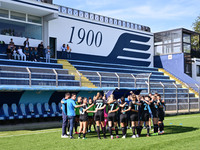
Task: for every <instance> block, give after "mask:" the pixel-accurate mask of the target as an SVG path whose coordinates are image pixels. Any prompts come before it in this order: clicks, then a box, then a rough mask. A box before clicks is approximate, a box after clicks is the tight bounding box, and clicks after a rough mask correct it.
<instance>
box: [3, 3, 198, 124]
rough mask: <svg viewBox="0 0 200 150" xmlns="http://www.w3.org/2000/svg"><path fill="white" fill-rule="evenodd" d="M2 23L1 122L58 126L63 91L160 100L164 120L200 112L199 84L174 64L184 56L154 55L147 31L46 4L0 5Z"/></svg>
mask: <svg viewBox="0 0 200 150" xmlns="http://www.w3.org/2000/svg"><path fill="white" fill-rule="evenodd" d="M0 22H1V23H0V41H1V42H0V95H1V96H0V120H1V122H7V121H8V122H9V121H10V120H12V121H13V120H31V119H32V120H34V119H38V120H39V119H41V118H48V119H50V120H54V119H55V120H57V119H60V117H61V116H62V114H61V103H60V100H61V99H62V98H63V97H64V94H65V93H66V92H75V93H77V94H78V96H79V95H80V96H85V97H93V96H94V95H96V93H97V92H104V93H108V92H109V91H117V90H120V89H121V90H129V91H133V92H136V93H137V92H138V93H140V94H141V95H148V94H149V93H153V94H154V93H159V94H161V96H162V99H164V100H165V103H166V108H165V112H166V114H179V113H189V112H199V109H200V100H199V99H200V98H199V85H200V84H199V83H198V82H197V81H195V80H193V79H192V78H191V77H190V76H188V75H187V74H186V73H185V72H184V67H182V66H184V61H182V62H183V63H182V64H181V65H182V66H179V65H180V64H178V63H176V60H175V59H176V56H177V55H181V57H183V59H184V58H185V57H184V53H185V52H184V51H180V52H179V54H172V53H170V54H166V55H167V56H166V58H164V57H165V56H163V55H159V56H158V55H156V54H155V53H154V46H155V47H156V46H157V45H154V38H155V40H157V39H159V38H160V39H161V37H157V36H156V37H154V34H153V33H152V32H151V30H150V27H147V26H145V25H139V24H135V23H131V22H127V21H123V20H120V19H115V18H110V17H106V16H102V15H99V14H94V13H90V12H85V11H81V10H77V9H73V8H68V7H66V6H58V5H55V4H53V2H52V1H42V0H0ZM161 36H162V34H161ZM11 39H12V41H11ZM41 42H43V48H41V49H40V46H41V45H39V44H41ZM155 43H156V42H155ZM64 44H65V46H66V49H65V47H64V49H63V45H64ZM48 47H49V48H48ZM35 48H36V52H35V53H33V52H31V49H34V50H35ZM19 49H22V53H23V55H25V56H26V61H25V60H24V59H23V56H22V55H21V54H22V53H21V52H20V51H19ZM156 50H158V49H156ZM15 51H16V52H15ZM156 52H157V51H156ZM15 54H16V56H17V57H14V55H15ZM155 55H156V56H155ZM174 55H175V56H174ZM48 56H50V61H48ZM167 63H170V66H169V65H167ZM173 65H174V66H173ZM170 67H171V68H172V69H173V70H175V69H176V68H179V67H181V68H182V69H183V72H181V73H182V74H184V75H183V76H181V77H179V75H180V74H176V71H174V72H173V70H171V69H170ZM190 83H192V85H190Z"/></svg>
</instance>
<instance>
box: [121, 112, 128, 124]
mask: <svg viewBox="0 0 200 150" xmlns="http://www.w3.org/2000/svg"><path fill="white" fill-rule="evenodd" d="M120 122H122V123H126V122H127V114H121V115H120Z"/></svg>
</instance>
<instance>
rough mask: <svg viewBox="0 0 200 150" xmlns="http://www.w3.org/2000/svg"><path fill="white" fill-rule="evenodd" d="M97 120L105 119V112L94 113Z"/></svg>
mask: <svg viewBox="0 0 200 150" xmlns="http://www.w3.org/2000/svg"><path fill="white" fill-rule="evenodd" d="M94 120H95V121H104V112H97V113H95V115H94Z"/></svg>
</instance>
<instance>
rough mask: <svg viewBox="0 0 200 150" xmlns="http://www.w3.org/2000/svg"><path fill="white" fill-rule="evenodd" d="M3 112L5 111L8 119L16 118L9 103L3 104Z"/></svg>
mask: <svg viewBox="0 0 200 150" xmlns="http://www.w3.org/2000/svg"><path fill="white" fill-rule="evenodd" d="M3 112H4V115H5V117H6V119H8V120H13V119H15V117H14V115H13V114H12V113H11V110H10V108H9V107H8V105H7V104H3Z"/></svg>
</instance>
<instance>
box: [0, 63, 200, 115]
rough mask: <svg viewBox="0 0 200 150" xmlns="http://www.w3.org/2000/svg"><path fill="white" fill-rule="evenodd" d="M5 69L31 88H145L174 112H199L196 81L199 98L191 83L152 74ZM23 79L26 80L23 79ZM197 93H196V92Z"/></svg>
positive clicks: (199, 90) (24, 68)
mask: <svg viewBox="0 0 200 150" xmlns="http://www.w3.org/2000/svg"><path fill="white" fill-rule="evenodd" d="M5 71H6V73H7V74H12V73H14V74H15V73H16V74H19V73H20V74H21V75H20V77H19V76H18V75H17V77H16V79H17V78H18V77H19V78H21V80H22V81H21V80H20V82H21V83H20V84H21V85H23V84H24V85H28V86H30V87H31V86H33V85H40V86H56V87H58V86H67V85H65V84H68V83H69V82H70V86H80V87H82V86H85V87H87V85H88V84H91V83H92V84H94V85H95V86H96V87H115V88H123V87H126V88H127V87H128V88H145V89H146V90H144V91H143V92H142V93H141V95H142V94H146V93H147V92H148V93H160V94H162V99H163V100H165V101H166V111H167V112H168V111H171V112H172V111H173V112H175V113H177V114H178V113H181V112H183V111H184V112H191V111H194V110H195V111H200V94H199V92H200V85H198V84H195V88H196V91H198V94H199V95H198V97H196V98H195V96H194V94H192V93H194V92H193V91H190V90H191V89H190V87H191V85H190V86H189V85H186V84H184V85H183V86H184V87H186V88H182V86H181V85H180V84H176V83H175V82H173V83H172V82H170V83H168V82H159V81H155V82H153V80H150V79H153V78H151V75H152V74H151V73H146V74H144V73H143V74H129V73H116V72H113V73H112V72H93V71H85V72H84V71H81V72H79V71H77V70H60V69H44V71H43V69H41V68H31V67H7V66H6V67H3V66H1V70H0V72H5ZM63 71H65V72H63ZM69 75H73V76H69ZM25 78H26V79H25ZM84 78H85V79H84ZM24 79H25V81H23V80H24ZM74 79H75V80H74ZM18 81H19V79H18ZM22 82H23V83H22ZM4 83H5V82H4ZM8 83H9V82H8ZM152 83H153V84H152ZM2 84H3V82H2ZM152 86H153V88H152ZM193 88H194V87H193ZM171 93H172V94H171ZM195 94H196V96H197V93H195Z"/></svg>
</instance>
